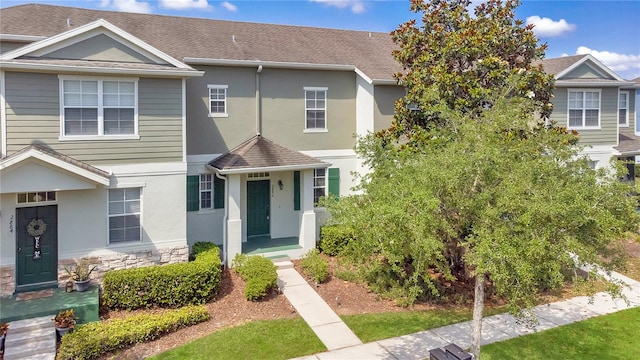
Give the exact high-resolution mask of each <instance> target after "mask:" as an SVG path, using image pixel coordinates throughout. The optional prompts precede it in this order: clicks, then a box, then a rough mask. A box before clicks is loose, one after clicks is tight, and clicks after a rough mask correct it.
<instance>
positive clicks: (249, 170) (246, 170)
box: [207, 162, 331, 175]
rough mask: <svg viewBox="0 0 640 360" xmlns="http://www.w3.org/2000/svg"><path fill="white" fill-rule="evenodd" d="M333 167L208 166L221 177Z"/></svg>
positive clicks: (326, 165)
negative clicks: (227, 167)
mask: <svg viewBox="0 0 640 360" xmlns="http://www.w3.org/2000/svg"><path fill="white" fill-rule="evenodd" d="M329 166H331V164H330V163H327V162H321V163H317V164H307V165H287V166H264V167H251V168H236V169H222V170H221V169H217V168H215V167H214V166H211V165H207V168H209V169H211V170H213V171H216V172H218V174H220V175H231V174H249V173H254V172H262V171H268V172H276V171H295V170H307V169H323V168H327V167H329Z"/></svg>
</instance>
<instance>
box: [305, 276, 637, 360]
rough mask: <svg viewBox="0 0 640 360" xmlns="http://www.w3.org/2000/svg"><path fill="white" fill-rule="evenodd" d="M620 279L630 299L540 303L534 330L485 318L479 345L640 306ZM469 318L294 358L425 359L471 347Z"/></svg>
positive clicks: (504, 317) (632, 287) (633, 288)
mask: <svg viewBox="0 0 640 360" xmlns="http://www.w3.org/2000/svg"><path fill="white" fill-rule="evenodd" d="M614 277H615V278H617V279H623V280H624V281H625V283H626V284H628V287H627V288H625V289H624V290H623V295H624V296H625V297H626V298H627V300H628V301H629V305H628V306H627V304H626V302H625V301H624V300H622V299H615V300H613V299H611V297H610V296H609V294H607V293H604V292H603V293H597V294H595V295H594V297H593V301H591V302H590V298H589V297H587V296H579V297H575V298H572V299H568V300H564V301H560V302H556V303H551V304H546V305H540V306H537V307H535V308H534V309H533V313H534V314H535V315H536V317H537V318H538V321H539V324H538V326H537V327H536V328H535V330H533V329H530V328H527V327H526V326H524V325H522V324H519V323H518V322H517V321H516V319H515V318H514V317H513V316H512V315H509V314H501V315H494V316H489V317H486V318H484V320H483V322H482V344H483V345H485V344H490V343H493V342H498V341H503V340H507V339H511V338H515V337H518V336H522V335H526V334H529V333H532V332H535V331H542V330H547V329H551V328H555V327H558V326H562V325H567V324H571V323H574V322H578V321H582V320H586V319H588V318H591V317H594V316H599V315H606V314H610V313H614V312H617V311H620V310H625V309H629V308H631V307H636V306H640V282H637V281H635V280H632V279H629V278H626V277H624V276H622V275H620V274H614ZM471 330H472V323H471V321H466V322H462V323H458V324H453V325H449V326H444V327H440V328H436V329H431V330H426V331H421V332H418V333H415V334H409V335H404V336H399V337H395V338H390V339H385V340H380V341H374V342H371V343H367V344H363V345H356V346H350V347H346V348H342V349H337V350H333V351H327V352H324V353H318V354H314V355H309V356H304V357H300V358H296V360H328V359H332V360H334V359H350V360H351V359H389V360H414V359H415V360H418V359H428V358H429V350H431V349H433V348H438V347H443V346H445V345H447V344H449V343H456V344H457V345H459V346H460V347H462V348H469V347H470V346H471Z"/></svg>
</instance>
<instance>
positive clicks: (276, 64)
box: [182, 57, 356, 71]
mask: <svg viewBox="0 0 640 360" xmlns="http://www.w3.org/2000/svg"><path fill="white" fill-rule="evenodd" d="M182 61H184V62H185V63H186V64H192V65H223V66H247V67H254V66H256V67H257V66H264V67H269V68H287V69H308V70H342V71H354V70H355V69H356V67H355V66H353V65H340V64H312V63H298V62H281V61H262V60H229V59H208V58H191V57H186V58H184V59H182Z"/></svg>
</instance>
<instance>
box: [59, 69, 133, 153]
mask: <svg viewBox="0 0 640 360" xmlns="http://www.w3.org/2000/svg"><path fill="white" fill-rule="evenodd" d="M65 80H71V81H97V82H98V105H97V108H98V134H97V135H66V134H65V117H64V109H65V105H64V81H65ZM139 80H140V79H139V78H138V77H108V76H81V75H58V86H59V88H58V89H59V94H60V99H59V100H60V109H59V110H60V136H59V137H58V140H60V141H75V140H106V141H109V140H139V139H140V135H139V133H138V111H139V108H140V106H139V104H138V83H139ZM105 81H123V82H125V81H126V82H132V83H133V104H134V105H133V134H116V135H105V134H104V109H105V108H104V105H103V102H104V99H103V97H104V92H103V83H104V82H105Z"/></svg>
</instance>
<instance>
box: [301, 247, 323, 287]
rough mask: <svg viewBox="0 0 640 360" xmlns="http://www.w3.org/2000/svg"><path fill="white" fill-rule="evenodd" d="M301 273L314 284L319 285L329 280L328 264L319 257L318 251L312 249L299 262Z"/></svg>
mask: <svg viewBox="0 0 640 360" xmlns="http://www.w3.org/2000/svg"><path fill="white" fill-rule="evenodd" d="M300 266H301V267H302V271H304V273H305V274H306V275H307V276H309V277H311V278H312V279H313V281H315V282H316V283H321V282H324V281H326V280H327V279H328V278H329V263H328V262H327V260H325V259H324V258H323V257H322V256H321V255H320V252H319V251H318V249H312V250H311V251H309V252H308V253H307V254H306V255H305V256H304V258H303V259H302V260H301V261H300Z"/></svg>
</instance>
